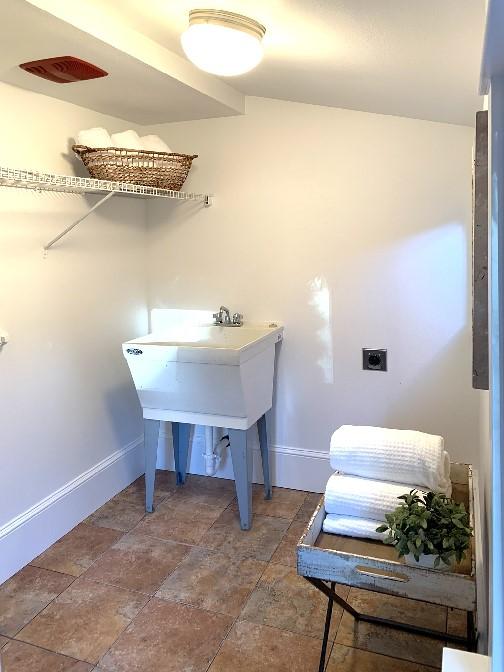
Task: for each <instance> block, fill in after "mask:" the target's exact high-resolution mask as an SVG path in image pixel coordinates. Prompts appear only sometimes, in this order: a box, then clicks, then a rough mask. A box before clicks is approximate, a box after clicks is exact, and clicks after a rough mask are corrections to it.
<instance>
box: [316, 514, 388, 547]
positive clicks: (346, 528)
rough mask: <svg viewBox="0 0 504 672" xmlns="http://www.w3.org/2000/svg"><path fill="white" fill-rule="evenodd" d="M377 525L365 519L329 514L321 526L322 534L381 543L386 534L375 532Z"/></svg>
mask: <svg viewBox="0 0 504 672" xmlns="http://www.w3.org/2000/svg"><path fill="white" fill-rule="evenodd" d="M378 526H379V523H378V522H377V521H376V520H367V519H366V518H356V517H355V516H338V515H337V514H334V513H329V514H328V515H327V516H326V517H325V519H324V522H323V524H322V529H323V530H324V532H328V533H329V534H342V535H344V536H345V537H361V538H363V539H376V540H377V541H383V540H384V539H385V538H386V537H387V534H386V533H385V532H377V531H376V528H377V527H378Z"/></svg>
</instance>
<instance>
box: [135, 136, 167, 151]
mask: <svg viewBox="0 0 504 672" xmlns="http://www.w3.org/2000/svg"><path fill="white" fill-rule="evenodd" d="M140 143H141V145H142V149H146V150H147V151H149V152H168V153H169V152H171V149H170V148H169V147H168V145H167V144H166V142H165V141H164V140H161V138H160V137H159V135H143V136H142V137H141V138H140Z"/></svg>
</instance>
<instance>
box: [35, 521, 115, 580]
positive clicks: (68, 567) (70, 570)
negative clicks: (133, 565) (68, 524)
mask: <svg viewBox="0 0 504 672" xmlns="http://www.w3.org/2000/svg"><path fill="white" fill-rule="evenodd" d="M120 537H121V533H120V532H117V531H116V530H109V529H102V528H98V527H93V526H92V525H86V524H85V523H81V524H80V525H77V527H74V529H73V530H71V531H70V532H68V534H65V536H64V537H62V538H61V539H60V540H59V541H57V542H56V543H55V544H53V545H52V546H51V547H50V548H48V549H47V551H45V552H44V553H42V555H39V556H38V558H35V560H32V562H31V564H32V565H34V566H35V567H43V568H44V569H52V570H53V571H55V572H63V573H65V574H71V575H72V576H80V575H81V574H82V573H83V572H85V571H86V569H88V567H90V566H91V565H92V564H93V562H94V561H95V560H96V559H97V558H98V557H99V556H100V555H101V554H102V553H104V552H105V551H106V550H107V549H108V548H110V546H112V544H115V542H116V541H117V540H118V539H120Z"/></svg>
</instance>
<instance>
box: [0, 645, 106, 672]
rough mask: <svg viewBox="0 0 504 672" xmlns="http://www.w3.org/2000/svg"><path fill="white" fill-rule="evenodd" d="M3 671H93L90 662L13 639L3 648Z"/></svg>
mask: <svg viewBox="0 0 504 672" xmlns="http://www.w3.org/2000/svg"><path fill="white" fill-rule="evenodd" d="M2 664H3V667H2V672H91V670H92V669H93V666H92V665H90V664H89V663H83V662H82V661H79V660H75V659H74V658H68V657H67V656H62V655H60V654H59V653H52V652H51V651H45V650H44V649H39V648H38V647H36V646H32V645H31V644H25V643H24V642H18V641H16V640H13V641H11V642H9V644H7V646H6V647H5V648H4V649H3V650H2Z"/></svg>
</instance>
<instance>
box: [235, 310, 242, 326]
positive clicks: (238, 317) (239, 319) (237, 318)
mask: <svg viewBox="0 0 504 672" xmlns="http://www.w3.org/2000/svg"><path fill="white" fill-rule="evenodd" d="M233 324H237V325H242V324H243V315H242V314H241V313H234V315H233Z"/></svg>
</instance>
